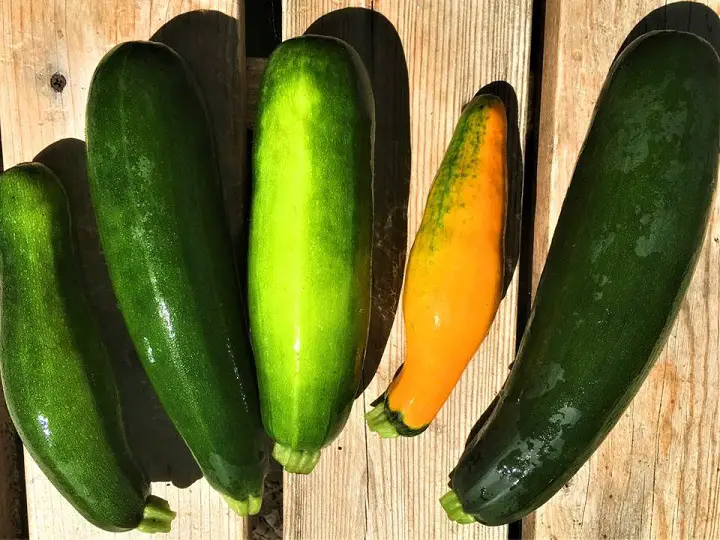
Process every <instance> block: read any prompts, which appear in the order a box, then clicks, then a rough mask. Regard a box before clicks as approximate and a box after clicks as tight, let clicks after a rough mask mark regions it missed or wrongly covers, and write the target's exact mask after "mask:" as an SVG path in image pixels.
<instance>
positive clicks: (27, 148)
mask: <svg viewBox="0 0 720 540" xmlns="http://www.w3.org/2000/svg"><path fill="white" fill-rule="evenodd" d="M243 6H244V4H243V3H241V5H240V8H238V4H237V2H236V1H235V0H117V1H114V2H105V1H93V2H87V1H85V0H33V1H32V2H28V1H25V0H4V1H3V2H0V80H1V81H2V84H1V85H0V128H1V129H2V145H3V148H2V149H3V157H4V162H5V166H6V167H10V166H12V165H15V164H16V163H18V162H22V161H29V160H32V159H33V158H34V157H35V156H36V155H38V154H39V153H40V152H41V151H43V150H44V149H45V148H46V147H48V146H49V145H51V144H52V143H54V142H55V141H59V140H61V139H63V142H61V143H60V144H57V145H54V146H52V147H51V148H49V149H47V150H45V152H43V156H42V159H43V160H44V161H46V163H48V164H49V165H50V166H51V168H55V170H56V172H57V173H58V175H59V176H60V177H61V179H62V180H63V181H64V183H65V184H66V188H67V189H68V192H69V197H70V199H71V205H72V204H75V208H74V210H75V211H76V212H75V215H74V218H79V219H75V224H76V225H77V227H78V228H77V230H76V233H77V236H78V241H79V243H80V252H81V253H80V256H81V261H82V266H83V271H84V273H85V275H86V277H87V278H88V280H89V286H90V289H91V304H93V306H94V307H95V308H96V309H97V310H98V311H97V316H98V319H99V321H100V324H101V326H102V331H103V333H104V335H105V337H106V338H107V340H108V342H109V349H110V353H111V356H112V357H113V359H114V360H115V361H116V362H117V363H118V366H119V372H120V374H121V376H120V387H121V391H122V392H123V394H124V398H125V399H124V405H125V409H126V410H125V411H124V412H125V416H126V421H127V424H128V426H127V430H128V436H129V438H130V442H131V446H133V449H134V450H135V451H136V452H138V453H139V457H140V460H141V461H142V462H143V464H144V466H145V467H147V468H148V469H149V470H150V474H151V477H152V478H153V479H154V480H157V482H155V483H154V485H153V492H154V493H156V494H157V495H159V496H161V497H165V498H166V499H167V500H168V501H169V502H170V504H171V506H172V507H173V509H175V510H176V511H177V512H178V517H177V519H176V520H175V523H174V531H173V533H172V534H171V535H168V536H166V538H187V539H191V538H196V539H200V538H202V539H203V540H204V539H209V538H223V539H224V538H238V537H245V536H247V532H246V523H245V520H243V519H240V518H238V517H237V516H235V515H234V514H233V513H232V512H231V511H230V510H229V509H228V507H227V505H226V504H225V503H224V502H223V501H222V500H221V498H220V496H219V495H218V494H217V493H215V491H214V490H212V489H211V488H210V487H209V486H208V484H207V483H206V482H205V481H203V480H199V481H197V482H195V483H194V484H193V485H192V486H191V487H190V488H189V489H186V490H179V489H177V488H176V487H174V486H173V485H172V484H171V483H170V480H174V481H176V482H178V483H179V484H181V485H187V484H189V483H190V482H192V481H193V480H195V479H197V478H198V477H199V471H198V470H197V468H196V466H195V465H194V464H193V461H192V458H191V457H190V455H189V453H188V452H187V449H186V448H185V447H184V444H183V443H182V442H181V441H180V440H179V438H178V436H177V434H176V433H175V432H174V430H173V429H172V427H171V426H170V424H169V421H168V420H167V417H165V416H164V413H162V410H161V407H160V406H159V405H158V403H157V400H156V398H155V397H154V394H153V393H152V391H151V390H149V388H148V385H147V380H146V379H144V376H143V374H142V370H141V368H140V367H139V365H138V362H137V358H136V357H135V355H134V353H133V352H132V345H131V344H130V343H129V340H128V337H127V332H126V330H125V329H124V326H123V325H122V321H121V318H120V319H119V318H118V317H119V315H118V313H117V310H116V308H115V306H114V300H113V297H112V293H111V289H110V285H109V283H108V281H107V275H106V270H105V269H104V266H103V261H102V257H101V255H100V251H99V246H98V244H97V234H96V233H95V231H94V228H93V227H94V223H93V219H92V212H91V211H90V212H89V213H88V208H89V207H88V203H89V200H88V199H87V184H86V180H85V179H84V178H83V175H84V145H83V144H82V143H81V142H80V141H79V140H78V139H80V140H81V139H83V138H84V123H85V103H86V98H87V92H88V86H89V83H90V78H91V76H92V73H93V71H94V69H95V67H96V65H97V63H98V61H99V60H100V58H101V57H102V56H103V55H104V54H105V53H106V52H107V51H108V50H110V49H111V48H112V47H113V46H114V45H116V44H117V43H119V42H122V41H127V40H132V39H145V40H146V39H150V38H151V37H152V36H153V35H154V34H155V33H156V32H158V30H160V29H161V28H162V30H161V31H160V32H159V33H158V34H157V35H156V36H155V38H156V39H158V40H159V41H163V42H165V43H167V44H169V45H171V46H173V47H174V48H175V49H176V50H178V52H180V54H181V55H183V56H184V57H185V59H186V60H187V61H188V62H189V64H191V66H192V68H193V71H195V73H196V75H197V76H198V82H199V84H200V86H201V88H202V90H203V92H204V94H205V98H206V101H207V103H208V109H209V111H210V116H211V118H212V120H213V126H214V129H215V135H216V139H217V143H218V157H219V163H220V168H221V173H222V179H223V186H224V189H225V195H226V200H227V203H228V204H227V208H226V209H227V213H228V217H229V218H230V219H229V221H230V225H231V227H232V230H233V232H234V233H235V234H236V235H237V234H238V232H239V231H240V229H241V227H242V219H241V215H242V194H243V192H244V189H245V187H244V185H243V171H244V168H245V164H244V163H245V162H244V153H245V152H244V149H245V132H246V128H245V115H246V113H245V90H244V87H243V84H242V83H243V80H244V77H240V76H239V75H238V74H241V73H244V70H245V58H244V28H243V26H242V24H240V23H239V21H242V20H243V17H242V11H241V12H240V13H238V9H240V10H242V9H243ZM199 9H209V10H213V11H210V12H203V13H198V12H194V13H190V14H188V15H184V16H183V17H181V18H176V17H177V16H178V15H180V14H182V13H185V12H190V11H194V10H199ZM169 21H171V22H170V23H169V24H168V25H167V26H165V25H166V23H168V22H169ZM55 73H58V74H61V75H62V76H63V77H64V78H65V80H66V86H65V87H64V88H63V90H62V92H56V91H54V90H53V89H52V88H51V86H50V80H51V77H52V75H53V74H55ZM67 138H75V139H70V140H67ZM78 222H79V223H78ZM7 426H8V423H7V421H6V419H5V418H4V417H0V434H2V435H5V432H6V430H7ZM5 456H7V445H6V444H5V443H3V444H2V445H0V463H1V464H2V467H3V470H2V471H0V476H2V477H3V478H2V480H1V481H0V504H4V502H5V501H4V498H6V497H7V495H6V493H5V492H4V491H2V490H4V489H5V486H6V482H7V480H6V479H5V474H6V470H7V469H6V467H7V466H8V465H12V463H9V464H8V460H7V458H6V457H5ZM25 473H26V481H27V496H28V512H29V528H30V531H29V532H30V536H31V538H41V539H43V540H45V539H50V538H59V539H60V538H61V539H66V538H101V537H103V538H110V537H112V536H113V535H110V534H103V533H102V532H100V531H98V530H97V529H95V528H94V527H92V526H91V525H89V524H87V523H86V522H85V521H84V520H83V519H82V518H81V517H80V516H79V514H77V513H76V512H75V510H74V509H73V508H72V507H71V506H70V505H69V504H68V503H67V502H65V501H64V499H63V498H62V497H61V496H60V495H59V494H58V492H57V491H56V490H55V489H54V488H53V487H52V486H51V485H50V483H49V482H48V481H47V479H46V478H45V477H44V476H43V475H42V473H41V472H40V471H39V469H38V468H37V466H36V465H35V464H34V463H33V462H32V460H31V459H29V458H26V470H25ZM3 508H4V506H3ZM6 518H7V516H6V515H5V514H4V512H2V511H0V536H3V534H2V532H3V531H4V529H3V525H2V524H3V520H5V519H6ZM9 536H14V535H9ZM143 536H144V535H142V534H140V533H130V534H128V535H125V537H127V538H141V537H143Z"/></svg>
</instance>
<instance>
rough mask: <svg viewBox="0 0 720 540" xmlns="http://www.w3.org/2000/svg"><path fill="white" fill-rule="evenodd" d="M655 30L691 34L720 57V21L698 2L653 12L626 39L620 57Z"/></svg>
mask: <svg viewBox="0 0 720 540" xmlns="http://www.w3.org/2000/svg"><path fill="white" fill-rule="evenodd" d="M653 30H682V31H684V32H690V33H692V34H695V35H698V36H700V37H701V38H703V39H705V40H707V41H708V42H709V43H710V45H712V46H713V48H714V49H715V52H717V53H718V54H719V55H720V19H719V18H718V15H717V13H715V12H714V11H713V10H712V9H710V8H709V7H708V6H706V5H703V4H700V3H697V2H674V3H672V4H666V5H664V6H662V7H659V8H657V9H655V10H653V11H651V12H650V13H649V14H648V15H646V16H645V17H643V18H642V20H641V21H640V22H639V23H637V24H636V25H635V27H634V28H633V29H632V31H631V32H630V33H629V34H628V36H627V38H625V41H624V42H623V44H622V46H621V47H620V50H619V51H618V55H619V54H620V53H621V52H622V51H623V50H625V47H627V46H628V45H630V43H632V42H633V41H635V40H636V39H637V38H639V37H640V36H642V35H643V34H647V33H648V32H652V31H653ZM615 58H617V56H616V57H615Z"/></svg>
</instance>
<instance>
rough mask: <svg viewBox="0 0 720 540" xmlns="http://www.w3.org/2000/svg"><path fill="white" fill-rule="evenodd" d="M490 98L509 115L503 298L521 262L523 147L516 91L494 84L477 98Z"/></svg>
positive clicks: (487, 87)
mask: <svg viewBox="0 0 720 540" xmlns="http://www.w3.org/2000/svg"><path fill="white" fill-rule="evenodd" d="M483 94H490V95H493V96H496V97H498V98H499V99H500V100H501V101H502V102H503V105H504V106H505V113H506V114H507V150H506V152H507V167H508V168H507V175H508V176H507V177H508V193H507V196H508V199H507V210H506V215H505V240H504V246H503V254H504V264H503V288H502V290H503V297H504V296H505V294H506V293H507V289H508V287H509V286H510V283H511V282H512V279H513V275H514V273H515V268H516V267H517V264H518V259H519V258H520V242H521V233H522V210H523V208H522V206H523V178H524V170H523V156H522V147H521V146H520V124H519V121H518V99H517V94H516V93H515V89H514V88H513V87H512V85H511V84H510V83H508V82H506V81H493V82H491V83H489V84H486V85H485V86H483V87H482V88H481V89H480V90H478V92H477V94H475V95H476V96H479V95H483Z"/></svg>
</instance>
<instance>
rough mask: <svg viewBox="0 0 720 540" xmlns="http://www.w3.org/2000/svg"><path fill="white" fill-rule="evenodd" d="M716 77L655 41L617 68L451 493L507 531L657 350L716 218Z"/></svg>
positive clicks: (692, 47)
mask: <svg viewBox="0 0 720 540" xmlns="http://www.w3.org/2000/svg"><path fill="white" fill-rule="evenodd" d="M719 89H720V62H719V61H718V57H717V55H716V54H715V52H714V51H713V49H712V48H711V47H710V45H709V44H707V43H706V42H704V41H703V40H701V39H700V38H698V37H695V36H693V35H690V34H685V33H677V32H659V33H653V34H650V35H648V36H646V37H643V38H641V39H640V40H638V41H636V42H634V43H633V44H632V45H630V46H629V47H628V49H627V50H626V51H624V52H623V54H622V55H621V56H620V57H619V58H618V60H617V61H616V64H615V65H614V67H613V71H612V74H611V75H610V77H609V79H608V81H607V83H606V85H605V87H604V89H603V92H602V94H601V96H600V98H599V100H598V103H597V107H596V109H595V117H594V120H593V122H592V125H591V127H590V131H589V133H588V136H587V139H586V141H585V145H584V147H583V150H582V152H581V155H580V157H579V160H578V163H577V167H576V169H575V173H574V175H573V179H572V182H571V184H570V187H569V190H568V193H567V197H566V199H565V202H564V204H563V207H562V211H561V214H560V218H559V221H558V224H557V228H556V232H555V235H554V237H553V240H552V245H551V247H550V252H549V255H548V259H547V262H546V264H545V268H544V270H543V274H542V277H541V280H540V284H539V286H538V291H537V296H536V299H535V304H534V306H533V310H532V313H531V315H530V320H529V322H528V325H527V328H526V330H525V333H524V335H523V339H522V343H521V346H520V351H519V353H518V356H517V358H516V360H515V362H514V365H513V368H512V371H511V373H510V376H509V379H508V381H507V382H506V385H505V387H504V390H503V393H502V395H501V397H500V401H499V404H498V405H497V407H496V408H495V410H494V411H493V414H492V416H491V417H490V419H489V420H488V422H487V424H486V425H485V426H484V427H483V428H481V429H480V430H479V432H478V433H477V435H476V436H475V437H474V438H473V439H472V440H471V441H469V442H468V446H467V447H466V450H465V452H464V454H463V456H462V457H461V459H460V462H459V463H458V465H457V467H456V469H455V471H454V472H453V474H452V480H451V487H452V488H453V489H454V490H455V492H456V493H457V494H458V495H459V497H460V500H461V501H462V504H463V508H464V510H465V512H466V513H468V514H471V515H472V516H474V517H475V518H476V519H477V520H478V521H480V522H482V523H486V524H490V525H501V524H504V523H508V522H510V521H513V520H516V519H520V518H521V517H523V516H525V515H526V514H528V513H530V512H531V511H533V510H535V509H536V508H538V507H539V506H540V505H542V504H543V503H545V501H547V500H548V499H549V498H550V497H552V496H553V495H554V494H555V493H556V492H557V490H558V489H560V487H561V486H562V485H563V484H564V483H565V482H566V481H567V480H568V479H569V478H570V477H571V476H572V475H573V474H575V472H576V471H577V470H578V469H579V468H580V467H581V466H582V464H583V463H584V462H585V461H586V460H587V459H588V457H589V456H590V455H591V454H592V453H593V451H594V450H595V449H596V448H597V447H598V445H599V444H600V442H601V441H602V440H603V439H604V438H605V436H606V435H607V434H608V432H609V431H610V429H611V428H612V427H613V426H614V425H615V423H616V422H617V420H618V418H619V417H620V415H621V414H622V412H623V411H624V410H625V408H626V407H627V405H628V403H629V402H630V400H631V399H632V398H633V396H634V395H635V393H636V392H637V390H638V388H639V386H640V384H641V383H642V381H643V380H644V378H645V376H646V374H647V372H648V370H649V369H650V367H651V366H652V365H653V363H654V361H655V359H656V357H657V355H658V353H659V351H660V350H661V348H662V346H663V344H664V343H665V340H666V337H667V334H668V331H669V329H670V327H671V325H672V323H673V320H674V318H675V315H676V313H677V310H678V308H679V305H680V302H681V300H682V298H683V295H684V293H685V290H686V288H687V285H688V282H689V280H690V277H691V275H692V272H693V269H694V266H695V262H696V260H697V256H698V253H699V250H700V247H701V245H702V240H703V236H704V232H705V228H706V224H707V220H708V215H709V211H710V208H711V205H712V199H713V193H714V190H715V184H716V173H717V168H718V147H719V146H718V144H719V141H718V138H719V133H720V99H719V98H720V96H719V94H718V92H719Z"/></svg>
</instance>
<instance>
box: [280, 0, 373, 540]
mask: <svg viewBox="0 0 720 540" xmlns="http://www.w3.org/2000/svg"><path fill="white" fill-rule="evenodd" d="M365 4H367V6H366V5H365ZM369 4H370V2H369V1H368V2H365V3H363V2H362V1H360V0H354V1H349V2H346V1H343V2H337V1H336V0H286V1H284V2H283V21H282V30H283V39H288V38H291V37H295V36H298V35H301V34H303V33H305V31H306V30H307V29H308V28H309V27H310V26H311V25H312V24H313V23H314V22H315V21H317V20H318V19H319V18H320V17H322V16H323V15H325V14H327V13H328V12H330V11H332V10H333V9H337V8H342V7H347V6H353V7H369ZM370 30H371V29H370V26H369V24H367V23H366V22H362V23H360V24H359V25H358V26H356V27H354V28H347V31H349V32H352V33H353V34H354V35H355V36H356V39H354V40H352V41H354V42H355V43H370V41H369V40H370V35H371V34H370ZM314 33H319V32H314ZM366 475H367V461H366V457H365V425H364V421H363V407H362V401H361V400H357V401H356V402H355V405H354V406H353V409H352V412H351V414H350V418H349V420H348V423H347V425H346V426H345V429H344V430H343V432H342V433H341V434H340V436H339V437H338V438H337V439H336V440H335V441H333V443H332V444H331V445H329V446H328V447H326V448H325V449H324V450H323V452H322V456H321V457H320V461H319V462H318V465H317V467H316V468H315V470H314V471H313V473H312V474H311V475H308V476H302V475H292V474H285V480H284V494H283V501H284V512H283V514H284V520H283V525H284V531H283V537H284V538H296V539H306V538H308V539H309V538H312V539H313V540H322V539H327V540H334V539H339V538H342V539H343V540H351V539H353V538H364V537H365V515H366V508H365V505H366V500H367V476H366Z"/></svg>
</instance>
